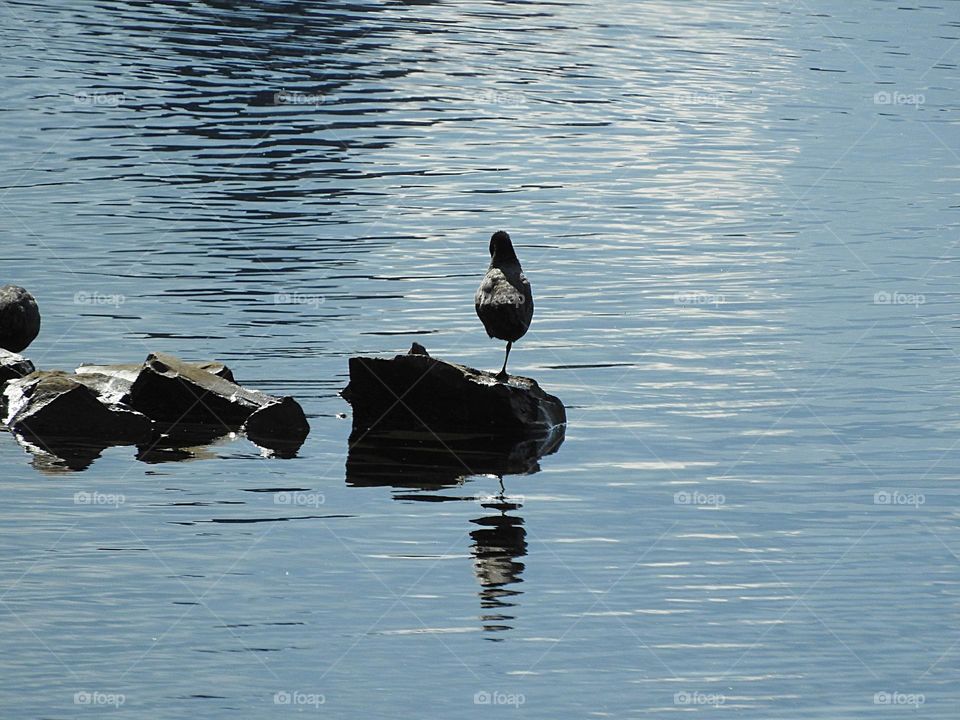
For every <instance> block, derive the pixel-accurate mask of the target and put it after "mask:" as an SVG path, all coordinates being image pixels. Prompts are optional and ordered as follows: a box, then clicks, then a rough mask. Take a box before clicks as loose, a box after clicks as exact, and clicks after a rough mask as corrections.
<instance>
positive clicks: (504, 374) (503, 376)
mask: <svg viewBox="0 0 960 720" xmlns="http://www.w3.org/2000/svg"><path fill="white" fill-rule="evenodd" d="M494 377H495V378H496V379H497V380H499V381H500V382H506V381H507V380H509V379H510V376H509V375H507V371H506V370H501V371H500V372H498V373H497V374H496V375H494Z"/></svg>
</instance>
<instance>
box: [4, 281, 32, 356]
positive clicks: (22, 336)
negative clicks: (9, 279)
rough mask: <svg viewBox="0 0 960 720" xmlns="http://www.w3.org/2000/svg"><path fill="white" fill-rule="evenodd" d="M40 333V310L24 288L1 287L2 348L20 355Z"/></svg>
mask: <svg viewBox="0 0 960 720" xmlns="http://www.w3.org/2000/svg"><path fill="white" fill-rule="evenodd" d="M39 332H40V309H39V308H38V307H37V301H36V300H34V299H33V295H31V294H30V293H28V292H27V291H26V290H24V289H23V288H22V287H18V286H16V285H4V286H3V287H0V348H4V349H6V350H9V351H11V352H15V353H18V352H20V351H21V350H25V349H26V348H27V346H28V345H29V344H30V343H32V342H33V339H34V338H35V337H37V334H38V333H39Z"/></svg>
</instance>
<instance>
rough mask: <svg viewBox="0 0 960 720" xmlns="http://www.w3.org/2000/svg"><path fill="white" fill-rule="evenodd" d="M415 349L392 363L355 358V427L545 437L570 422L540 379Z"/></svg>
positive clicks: (349, 393) (347, 395) (349, 396)
mask: <svg viewBox="0 0 960 720" xmlns="http://www.w3.org/2000/svg"><path fill="white" fill-rule="evenodd" d="M425 353H426V351H425V350H423V348H422V347H415V348H413V349H412V350H411V352H410V353H408V354H406V355H397V356H396V357H393V358H373V357H353V358H350V384H349V385H347V387H346V388H344V390H343V391H342V393H341V394H342V396H343V397H344V399H346V400H347V402H349V403H350V405H351V406H352V407H353V424H354V428H365V429H367V428H369V429H373V430H376V431H378V432H380V431H385V430H410V429H419V430H422V431H423V430H425V431H432V432H436V433H449V432H483V433H490V434H493V433H495V434H503V435H512V436H516V435H520V434H531V435H536V434H542V433H544V432H546V431H547V430H548V429H549V428H551V427H553V426H556V425H560V424H562V423H565V422H566V412H565V410H564V407H563V403H562V402H560V400H559V399H558V398H556V397H554V396H553V395H548V394H547V393H545V392H543V390H541V389H540V386H539V385H537V382H536V380H532V379H530V378H523V377H519V376H511V377H510V378H509V380H507V381H502V382H501V381H498V380H497V379H496V376H495V375H493V374H492V373H488V372H483V371H481V370H475V369H474V368H469V367H466V366H464V365H455V364H454V363H449V362H445V361H443V360H437V359H436V358H432V357H430V356H429V355H427V354H425Z"/></svg>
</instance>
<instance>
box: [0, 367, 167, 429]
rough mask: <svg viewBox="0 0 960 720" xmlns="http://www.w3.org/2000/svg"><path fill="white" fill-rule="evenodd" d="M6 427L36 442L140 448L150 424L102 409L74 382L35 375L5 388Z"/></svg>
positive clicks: (114, 408)
mask: <svg viewBox="0 0 960 720" xmlns="http://www.w3.org/2000/svg"><path fill="white" fill-rule="evenodd" d="M4 395H5V396H6V397H7V400H8V405H7V407H8V414H7V418H6V424H7V425H8V426H9V427H10V429H11V430H13V431H14V432H16V433H20V434H22V435H25V436H28V437H31V438H38V439H40V440H42V439H43V438H68V437H69V438H91V439H97V440H107V441H114V442H139V441H144V440H146V439H148V438H149V437H150V435H151V434H152V432H153V422H152V421H151V420H150V418H148V417H146V416H144V415H142V414H141V413H139V412H136V411H135V410H131V409H130V408H128V407H125V406H122V405H106V404H104V403H103V402H101V401H100V399H99V398H98V396H97V394H96V393H95V392H94V391H93V390H91V389H90V388H89V387H87V386H86V385H84V384H83V383H81V382H79V381H78V380H77V379H76V376H73V375H69V374H67V373H63V372H58V371H38V372H34V373H31V374H30V375H27V376H26V377H24V378H20V379H19V380H11V381H10V382H8V383H7V387H6V389H5V390H4Z"/></svg>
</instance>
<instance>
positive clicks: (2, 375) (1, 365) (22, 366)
mask: <svg viewBox="0 0 960 720" xmlns="http://www.w3.org/2000/svg"><path fill="white" fill-rule="evenodd" d="M35 369H36V368H34V367H33V363H32V362H30V361H29V360H27V359H26V358H25V357H23V355H17V354H16V353H13V352H10V351H9V350H4V349H3V348H0V390H2V389H3V385H4V383H6V382H7V380H14V379H15V378H20V377H23V376H24V375H29V374H30V373H32V372H33V371H34V370H35Z"/></svg>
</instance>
